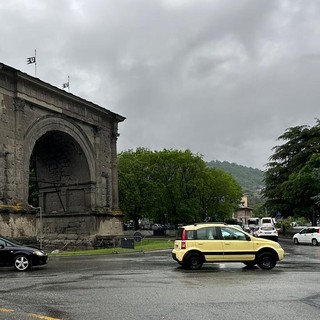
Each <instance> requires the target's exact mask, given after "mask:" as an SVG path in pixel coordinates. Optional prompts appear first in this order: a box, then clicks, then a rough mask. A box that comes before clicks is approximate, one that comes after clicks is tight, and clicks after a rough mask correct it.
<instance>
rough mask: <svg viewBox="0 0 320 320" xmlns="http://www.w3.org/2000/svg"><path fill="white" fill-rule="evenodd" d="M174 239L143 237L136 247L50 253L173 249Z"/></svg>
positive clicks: (99, 252)
mask: <svg viewBox="0 0 320 320" xmlns="http://www.w3.org/2000/svg"><path fill="white" fill-rule="evenodd" d="M173 245H174V240H172V239H163V240H162V239H160V240H159V239H157V240H153V239H143V240H142V242H135V243H134V249H126V248H121V247H116V248H105V249H88V250H76V251H59V252H57V253H49V255H52V256H73V255H93V254H95V255H96V254H115V253H129V252H147V251H154V250H165V249H173Z"/></svg>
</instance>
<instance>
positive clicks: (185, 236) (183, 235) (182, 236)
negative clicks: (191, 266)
mask: <svg viewBox="0 0 320 320" xmlns="http://www.w3.org/2000/svg"><path fill="white" fill-rule="evenodd" d="M181 240H182V241H181V249H186V248H187V242H186V240H187V231H186V229H183V230H182V235H181Z"/></svg>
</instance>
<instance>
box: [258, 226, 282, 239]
mask: <svg viewBox="0 0 320 320" xmlns="http://www.w3.org/2000/svg"><path fill="white" fill-rule="evenodd" d="M253 235H254V236H255V237H258V238H264V239H270V240H273V241H278V230H277V228H276V227H272V226H260V227H259V228H258V229H256V230H255V231H254V232H253Z"/></svg>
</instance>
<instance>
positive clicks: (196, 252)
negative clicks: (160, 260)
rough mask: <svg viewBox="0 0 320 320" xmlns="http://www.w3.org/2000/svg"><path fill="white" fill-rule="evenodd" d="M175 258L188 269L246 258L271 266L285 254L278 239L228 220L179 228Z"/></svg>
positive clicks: (246, 259) (267, 267) (251, 261)
mask: <svg viewBox="0 0 320 320" xmlns="http://www.w3.org/2000/svg"><path fill="white" fill-rule="evenodd" d="M172 258H173V259H174V260H175V261H177V262H178V263H179V264H180V265H182V266H183V267H184V268H188V269H200V268H201V267H202V264H203V263H206V262H211V263H212V262H243V263H244V264H245V265H247V266H254V265H256V264H257V265H258V266H259V267H260V268H261V269H272V268H274V267H275V266H276V264H277V261H280V260H282V259H283V258H284V250H283V249H282V247H281V246H280V244H279V243H277V242H275V241H271V240H267V239H261V238H256V237H254V236H252V235H250V234H248V233H246V232H244V231H242V230H239V229H238V228H235V227H233V226H229V225H227V224H223V223H199V224H194V225H189V226H184V227H181V228H179V230H178V235H177V239H176V240H175V243H174V249H173V250H172Z"/></svg>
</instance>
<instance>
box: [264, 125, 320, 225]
mask: <svg viewBox="0 0 320 320" xmlns="http://www.w3.org/2000/svg"><path fill="white" fill-rule="evenodd" d="M278 140H284V141H285V143H284V144H283V145H280V146H276V147H274V148H273V150H274V154H273V155H272V156H271V157H270V162H269V163H268V168H267V170H266V174H265V182H266V189H265V192H264V193H265V196H266V197H267V198H268V206H269V208H271V209H273V210H278V211H280V212H281V213H282V214H283V215H284V216H291V215H302V216H304V217H306V218H308V219H310V220H313V223H315V221H314V218H315V216H316V215H317V212H318V211H319V202H317V199H318V197H319V194H320V177H319V168H320V121H319V120H318V119H317V120H316V125H315V126H313V127H309V126H297V127H292V128H288V129H287V130H286V131H285V133H284V134H283V135H281V136H280V137H279V138H278Z"/></svg>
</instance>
